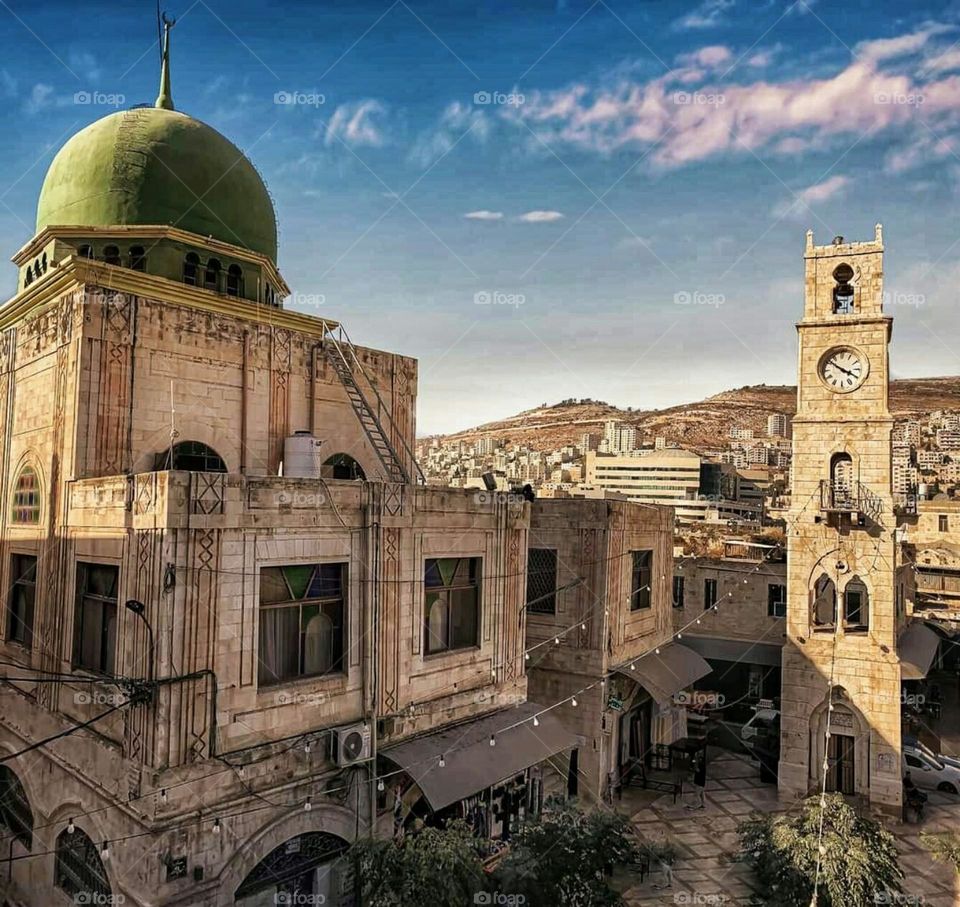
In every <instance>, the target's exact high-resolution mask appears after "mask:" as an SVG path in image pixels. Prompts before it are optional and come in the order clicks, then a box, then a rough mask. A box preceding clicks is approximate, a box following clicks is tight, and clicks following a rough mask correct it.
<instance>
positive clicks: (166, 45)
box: [153, 13, 177, 110]
mask: <svg viewBox="0 0 960 907" xmlns="http://www.w3.org/2000/svg"><path fill="white" fill-rule="evenodd" d="M160 18H161V21H162V22H163V51H162V53H161V55H160V94H158V95H157V100H156V101H154V104H153V106H154V107H162V108H163V109H164V110H173V109H174V107H173V95H171V94H170V29H171V28H173V26H174V25H175V24H176V22H177V20H176V19H168V18H167V14H166V13H162V14H161V17H160Z"/></svg>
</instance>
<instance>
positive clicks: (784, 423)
mask: <svg viewBox="0 0 960 907" xmlns="http://www.w3.org/2000/svg"><path fill="white" fill-rule="evenodd" d="M789 429H790V420H789V419H788V418H787V417H786V416H785V415H784V414H783V413H773V415H771V416H768V417H767V435H768V437H771V438H785V437H786V436H787V432H788V431H789Z"/></svg>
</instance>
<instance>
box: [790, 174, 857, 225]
mask: <svg viewBox="0 0 960 907" xmlns="http://www.w3.org/2000/svg"><path fill="white" fill-rule="evenodd" d="M849 185H850V177H848V176H842V175H840V174H835V175H834V176H831V177H828V178H827V179H825V180H823V181H821V182H819V183H814V184H813V185H812V186H807V187H806V188H805V189H801V190H800V191H799V192H795V193H794V194H793V197H792V198H791V199H790V200H789V201H786V202H782V203H781V204H779V205H776V206H775V207H774V209H773V214H774V215H775V216H778V217H787V216H790V215H802V214H804V213H805V212H807V211H808V210H809V209H810V207H811V206H813V205H815V204H817V203H819V202H825V201H827V200H828V199H831V198H833V197H834V196H835V195H839V194H841V193H842V192H844V191H845V190H846V188H847V186H849Z"/></svg>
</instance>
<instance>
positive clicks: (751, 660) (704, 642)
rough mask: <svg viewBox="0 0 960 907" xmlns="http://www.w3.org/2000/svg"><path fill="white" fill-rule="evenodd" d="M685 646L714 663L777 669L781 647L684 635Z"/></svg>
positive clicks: (746, 641) (739, 640) (738, 640)
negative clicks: (712, 660) (735, 662)
mask: <svg viewBox="0 0 960 907" xmlns="http://www.w3.org/2000/svg"><path fill="white" fill-rule="evenodd" d="M683 638H684V640H685V641H686V644H687V645H688V646H689V647H690V648H691V649H693V651H694V652H699V653H700V655H702V656H703V657H704V658H712V659H714V660H715V661H737V662H743V663H744V664H754V665H765V666H767V667H772V668H779V667H780V655H781V647H780V646H777V645H773V644H771V643H762V642H750V641H748V640H743V639H719V638H716V637H712V636H687V635H684V637H683Z"/></svg>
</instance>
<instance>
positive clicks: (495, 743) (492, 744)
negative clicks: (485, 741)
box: [490, 734, 497, 746]
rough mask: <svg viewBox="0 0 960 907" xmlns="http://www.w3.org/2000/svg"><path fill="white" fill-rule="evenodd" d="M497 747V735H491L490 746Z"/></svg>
mask: <svg viewBox="0 0 960 907" xmlns="http://www.w3.org/2000/svg"><path fill="white" fill-rule="evenodd" d="M496 745H497V738H496V735H495V734H491V735H490V746H496Z"/></svg>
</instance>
